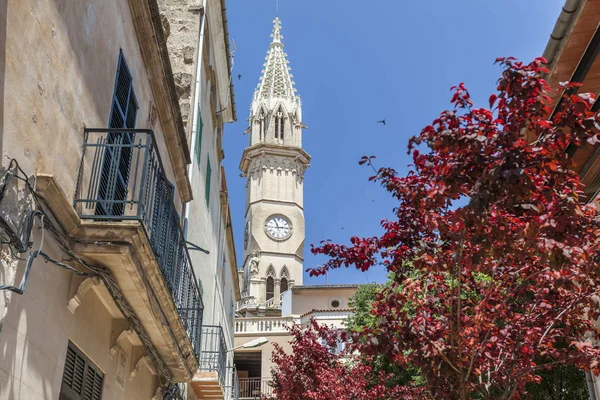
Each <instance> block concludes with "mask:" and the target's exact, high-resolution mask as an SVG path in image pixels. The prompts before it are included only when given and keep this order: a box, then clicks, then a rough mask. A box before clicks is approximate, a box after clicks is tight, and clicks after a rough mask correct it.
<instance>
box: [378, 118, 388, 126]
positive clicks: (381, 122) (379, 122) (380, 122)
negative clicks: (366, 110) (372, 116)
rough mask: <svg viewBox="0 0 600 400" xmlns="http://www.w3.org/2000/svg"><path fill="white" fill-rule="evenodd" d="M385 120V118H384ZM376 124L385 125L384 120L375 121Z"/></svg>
mask: <svg viewBox="0 0 600 400" xmlns="http://www.w3.org/2000/svg"><path fill="white" fill-rule="evenodd" d="M386 118H387V117H386ZM377 123H378V124H384V125H385V118H384V119H382V120H381V121H377Z"/></svg>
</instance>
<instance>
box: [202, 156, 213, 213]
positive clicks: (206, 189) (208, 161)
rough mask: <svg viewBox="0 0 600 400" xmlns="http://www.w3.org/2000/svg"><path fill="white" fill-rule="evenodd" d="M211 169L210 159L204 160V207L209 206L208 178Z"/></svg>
mask: <svg viewBox="0 0 600 400" xmlns="http://www.w3.org/2000/svg"><path fill="white" fill-rule="evenodd" d="M211 176H212V169H211V168H210V157H208V159H207V160H206V186H205V187H204V197H205V198H206V207H208V206H209V204H210V178H211Z"/></svg>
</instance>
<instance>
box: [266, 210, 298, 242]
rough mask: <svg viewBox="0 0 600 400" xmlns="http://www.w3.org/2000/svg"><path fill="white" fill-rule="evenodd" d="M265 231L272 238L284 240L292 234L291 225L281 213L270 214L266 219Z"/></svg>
mask: <svg viewBox="0 0 600 400" xmlns="http://www.w3.org/2000/svg"><path fill="white" fill-rule="evenodd" d="M265 231H266V232H267V235H269V236H270V237H271V238H272V239H275V240H285V239H287V238H289V237H290V236H291V234H292V225H291V224H290V221H288V219H287V218H285V217H284V216H282V215H272V216H270V217H269V218H268V219H267V222H266V224H265Z"/></svg>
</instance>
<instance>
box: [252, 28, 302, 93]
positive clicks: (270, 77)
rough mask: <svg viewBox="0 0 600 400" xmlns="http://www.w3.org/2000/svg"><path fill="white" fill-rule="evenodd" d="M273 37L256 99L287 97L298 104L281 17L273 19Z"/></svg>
mask: <svg viewBox="0 0 600 400" xmlns="http://www.w3.org/2000/svg"><path fill="white" fill-rule="evenodd" d="M271 38H272V42H271V45H270V47H269V51H268V52H267V57H266V62H265V64H264V69H263V70H262V71H261V73H262V77H261V78H260V80H259V83H258V87H257V88H256V92H255V96H254V100H255V101H258V100H260V99H265V100H267V101H268V100H274V99H285V100H289V101H291V103H293V104H297V103H298V96H297V95H296V93H295V90H294V82H293V81H292V76H291V74H290V71H291V68H290V67H289V66H288V65H289V62H288V60H287V54H285V53H284V52H283V43H282V39H283V35H282V34H281V20H280V19H279V17H276V18H275V20H274V21H273V32H272V33H271ZM269 103H274V102H269ZM290 105H291V104H290Z"/></svg>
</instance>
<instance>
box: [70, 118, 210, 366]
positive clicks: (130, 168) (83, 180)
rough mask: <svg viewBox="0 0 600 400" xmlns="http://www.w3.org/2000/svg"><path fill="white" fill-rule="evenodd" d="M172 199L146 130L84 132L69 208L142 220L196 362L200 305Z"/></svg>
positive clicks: (84, 214)
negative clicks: (71, 206)
mask: <svg viewBox="0 0 600 400" xmlns="http://www.w3.org/2000/svg"><path fill="white" fill-rule="evenodd" d="M173 200H174V188H173V185H172V184H171V183H170V182H169V180H168V179H167V177H166V175H165V170H164V167H163V164H162V162H161V159H160V153H159V151H158V148H157V146H156V142H155V138H154V133H153V132H152V131H151V130H145V129H85V130H84V142H83V156H82V158H81V164H80V166H79V176H78V177H77V188H76V191H75V200H74V207H75V210H77V212H78V214H79V216H80V218H86V219H93V220H97V221H124V220H137V221H141V222H142V225H143V227H144V229H145V230H146V233H147V235H148V238H149V241H150V245H151V246H152V250H153V252H154V255H155V256H156V260H157V262H158V265H159V267H160V270H161V272H162V275H163V277H164V279H165V282H166V284H167V287H168V288H169V291H170V292H171V296H172V299H173V301H174V303H175V306H176V307H177V310H178V312H179V316H180V318H181V321H182V322H183V325H184V327H185V329H186V331H187V333H188V335H189V338H190V340H191V342H192V345H193V347H194V352H195V353H196V356H197V357H198V359H199V358H200V348H201V334H202V330H201V325H202V313H203V310H204V305H203V304H202V298H201V296H200V291H199V290H198V281H197V279H196V277H195V275H194V270H193V268H192V265H191V263H190V257H189V254H188V249H187V246H186V244H185V241H184V237H183V232H182V230H181V224H180V220H179V215H178V214H177V211H176V209H175V205H174V201H173Z"/></svg>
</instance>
